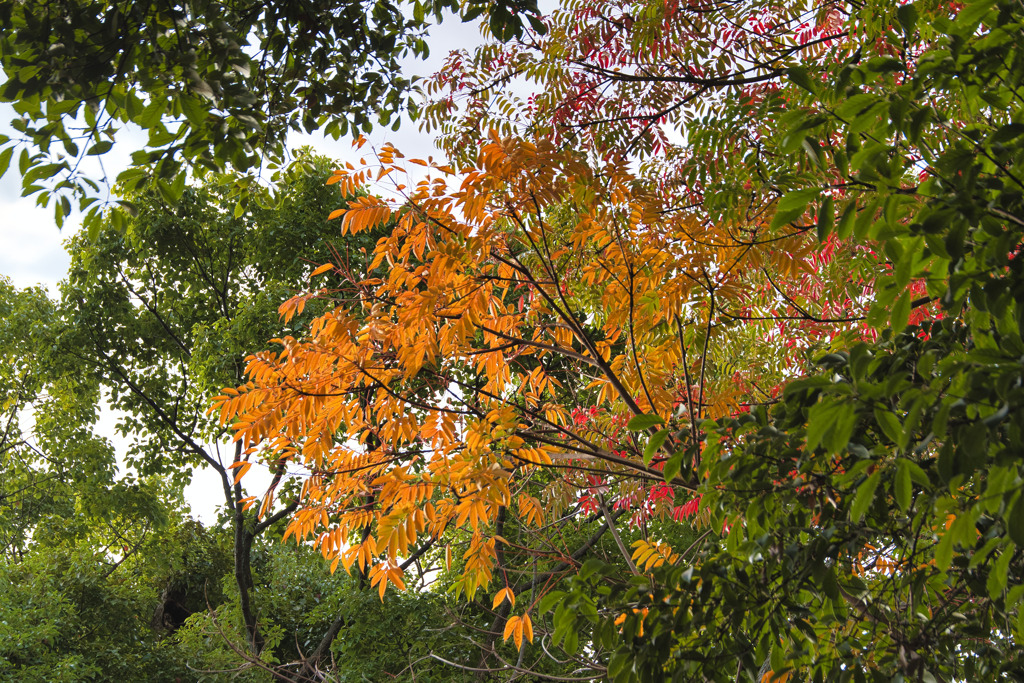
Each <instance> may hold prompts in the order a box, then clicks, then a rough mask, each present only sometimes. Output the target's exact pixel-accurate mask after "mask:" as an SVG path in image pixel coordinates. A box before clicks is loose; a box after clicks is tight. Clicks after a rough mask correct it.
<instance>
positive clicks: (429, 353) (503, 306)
mask: <svg viewBox="0 0 1024 683" xmlns="http://www.w3.org/2000/svg"><path fill="white" fill-rule="evenodd" d="M376 161H377V164H376V166H375V167H373V166H364V167H360V168H354V167H353V168H347V169H344V170H339V171H336V172H335V174H334V176H333V177H332V178H331V180H330V182H332V183H336V184H337V185H338V186H339V188H340V190H341V192H342V194H343V195H344V194H348V193H354V192H355V191H356V190H357V189H359V188H361V187H363V186H364V185H366V184H367V183H369V182H380V181H381V180H382V179H384V178H386V177H392V178H393V177H399V176H403V175H405V171H406V166H405V164H406V163H408V164H418V165H425V166H428V167H429V170H430V171H431V173H432V175H431V176H430V177H429V178H428V179H426V180H422V181H420V182H419V183H417V184H416V186H415V187H413V188H410V189H409V190H407V196H406V197H404V198H402V199H399V200H386V199H382V198H379V197H375V196H372V195H368V196H363V197H361V198H359V199H357V200H354V201H352V202H351V203H350V204H349V206H348V207H347V208H346V209H342V210H339V211H336V212H335V214H334V217H336V218H340V223H341V230H342V233H343V234H356V233H361V232H365V231H370V230H374V229H379V228H381V227H383V226H386V225H389V226H391V227H390V230H389V232H388V233H387V235H386V236H385V237H383V238H381V239H380V241H379V242H378V244H377V247H376V249H375V251H374V254H373V258H372V262H371V263H370V266H369V268H368V272H366V273H362V274H355V273H351V272H347V271H346V270H345V269H344V268H342V267H339V266H335V265H333V264H332V265H329V266H328V265H325V266H323V267H321V268H319V269H318V270H317V271H316V272H315V273H314V275H315V276H316V277H327V278H328V284H327V286H325V287H324V288H323V289H320V290H318V291H317V292H314V293H312V294H307V295H302V296H298V297H295V298H293V299H291V300H290V301H288V302H287V303H285V304H284V305H283V306H282V307H281V313H282V315H283V316H284V317H285V318H290V317H291V316H293V315H295V314H296V313H297V312H300V311H301V310H302V307H303V305H304V303H305V301H306V300H307V299H308V297H309V296H311V295H315V296H321V297H330V296H331V287H330V284H329V281H330V278H342V277H345V278H348V279H349V280H351V281H353V282H354V283H355V284H357V285H358V292H359V295H358V299H357V300H351V301H343V302H339V305H338V306H337V308H335V309H334V310H332V311H331V312H330V313H328V314H326V315H324V316H322V317H320V318H318V319H316V320H315V321H314V322H313V324H312V326H311V328H310V331H309V336H308V338H306V339H302V340H297V339H294V338H285V339H280V340H275V341H276V343H277V344H278V345H279V346H280V350H277V351H267V352H262V353H259V354H256V355H255V356H253V357H251V358H250V359H249V364H248V375H249V377H250V378H251V381H250V382H248V383H247V384H246V385H244V386H242V387H239V388H238V389H237V390H228V391H226V392H225V393H224V394H223V395H222V396H219V397H218V398H217V399H216V404H217V409H218V410H219V411H220V414H221V419H222V420H223V421H225V422H231V423H232V426H233V428H234V429H235V430H236V439H240V440H241V441H242V443H243V444H244V446H245V448H246V453H247V455H248V456H250V457H263V458H265V459H267V460H269V461H273V462H287V463H289V464H291V463H296V464H300V465H302V466H303V467H304V468H306V470H308V472H309V477H308V479H306V481H305V483H304V484H303V488H302V501H303V504H302V507H301V509H300V510H299V511H298V512H297V513H296V514H295V516H294V517H293V520H292V522H291V525H290V526H289V529H288V535H289V536H294V537H295V538H296V539H298V540H303V539H310V538H314V539H316V543H317V544H318V546H319V547H320V549H321V550H322V552H323V553H324V555H325V556H327V557H328V558H332V559H333V562H334V565H333V566H335V567H336V566H338V565H339V564H340V565H341V566H343V567H344V568H345V569H346V570H350V569H352V568H353V567H357V568H358V569H359V570H360V571H363V572H368V574H369V576H370V578H371V581H372V583H373V585H375V586H377V587H378V588H379V590H380V592H381V595H383V593H384V591H385V588H386V586H387V585H388V584H394V585H395V586H397V587H399V588H402V587H403V581H402V576H403V572H402V569H401V564H402V562H403V558H408V557H409V556H410V554H411V553H414V552H416V551H417V549H418V548H422V547H424V546H425V545H430V544H433V543H437V542H445V541H446V539H447V538H448V536H447V533H446V532H448V531H450V530H453V529H456V528H458V529H464V530H466V531H467V532H468V533H469V534H470V539H471V540H470V543H469V546H468V549H466V550H465V552H464V554H463V558H462V560H464V566H465V569H464V572H463V576H462V578H461V579H460V583H459V585H460V590H461V591H464V592H465V593H466V594H468V595H473V594H474V593H476V592H477V591H478V590H480V589H486V588H487V587H488V586H489V585H491V583H492V580H493V578H494V568H495V562H496V557H497V554H498V552H499V548H498V544H502V543H505V542H506V541H505V540H504V539H503V538H501V537H500V535H498V534H496V532H495V530H494V522H495V520H496V518H497V517H498V516H499V514H500V513H501V511H502V510H503V509H505V508H507V509H509V510H511V511H514V513H515V514H516V515H518V517H519V518H520V519H521V520H522V522H523V523H524V524H526V525H529V526H532V527H540V526H542V525H543V524H544V523H545V522H546V521H548V518H549V515H548V514H547V512H548V511H546V510H545V506H544V504H543V503H542V502H541V501H540V500H539V499H538V498H537V497H536V496H535V495H532V494H531V493H530V492H529V490H528V488H527V487H526V486H525V483H526V482H527V481H528V480H529V478H530V476H531V472H533V471H534V470H535V469H537V468H560V469H568V471H569V472H570V474H567V475H566V476H574V475H575V474H577V473H574V472H573V471H574V470H578V471H579V472H582V473H584V474H585V475H586V476H588V477H589V478H590V479H589V487H587V486H584V487H583V493H582V494H581V503H582V505H583V507H584V509H585V510H586V509H587V506H588V504H589V505H590V508H591V510H593V509H596V508H597V507H598V505H597V504H596V503H594V502H593V499H594V498H595V497H596V498H599V499H600V500H601V501H602V502H601V503H600V505H601V506H604V504H605V503H604V497H605V496H607V498H608V501H609V505H612V504H615V502H616V493H615V492H614V491H615V489H614V486H613V487H612V488H611V489H609V488H608V486H609V485H616V484H618V483H622V482H626V481H632V482H638V483H639V484H640V489H639V491H636V490H634V491H633V495H634V497H635V498H637V499H638V500H636V501H634V503H639V504H640V506H641V507H642V506H643V505H644V502H643V501H644V499H648V498H649V499H650V500H649V501H648V503H647V504H646V508H645V509H646V511H647V514H658V515H666V514H668V515H671V514H673V512H674V513H675V515H676V516H679V515H680V514H681V513H683V514H685V513H687V512H688V511H689V512H692V511H693V510H695V507H696V501H695V500H692V501H691V502H690V503H687V502H686V501H687V500H688V499H692V498H693V492H694V491H695V489H696V487H697V485H698V481H697V480H696V479H695V478H694V475H693V472H692V464H693V463H692V462H690V464H689V466H686V467H684V466H683V464H682V463H679V462H677V463H676V464H675V467H674V468H673V469H674V470H675V472H673V473H671V474H670V475H669V481H668V484H669V485H670V488H669V487H666V485H665V483H664V481H665V479H664V477H665V473H664V472H663V471H662V469H663V467H664V464H665V462H666V459H667V458H668V456H669V455H670V454H672V453H673V452H674V451H676V450H678V449H680V448H683V447H686V446H688V445H692V444H695V443H696V440H694V439H690V440H688V439H687V436H686V434H687V433H690V431H691V430H693V433H695V432H696V429H697V424H698V422H699V421H700V420H703V419H706V418H709V417H710V418H715V417H720V416H723V415H727V414H731V413H734V412H736V411H738V410H743V409H745V408H744V406H745V405H746V404H747V403H749V402H750V401H751V400H752V398H751V394H752V393H754V392H760V393H761V394H762V396H761V398H764V397H768V396H770V392H771V390H772V387H775V386H777V384H778V383H779V381H780V376H781V372H783V371H784V370H785V368H787V367H790V368H791V367H793V363H795V362H797V360H796V356H795V354H794V353H793V350H794V349H806V348H809V347H812V346H815V344H816V340H815V337H816V336H817V335H818V334H819V333H820V329H821V328H822V326H823V325H826V323H821V324H819V325H813V324H812V325H810V326H806V327H805V329H803V330H800V329H794V330H790V331H789V334H787V337H786V339H784V340H782V339H778V338H776V342H780V343H776V344H775V347H774V349H773V354H774V355H773V357H772V358H770V359H769V358H766V357H762V358H760V359H758V360H755V359H753V358H745V357H743V355H742V352H736V349H737V346H736V345H735V339H736V338H737V333H739V335H750V336H755V337H759V338H760V339H762V343H761V345H760V346H759V347H758V349H759V352H763V350H764V349H765V348H766V346H765V342H764V341H763V340H764V339H766V338H768V339H770V338H771V336H772V335H771V331H772V329H775V330H776V331H777V329H778V323H779V320H778V319H777V315H776V314H777V311H778V308H779V307H780V306H782V307H785V306H786V305H787V304H786V303H785V302H784V301H781V302H780V298H779V297H778V295H777V290H776V289H775V288H776V287H777V285H776V284H775V283H777V282H793V281H796V280H799V279H800V278H801V277H811V278H813V275H814V273H813V271H812V270H811V269H810V268H809V267H808V262H809V259H811V258H812V257H814V258H822V256H821V254H822V250H821V247H820V245H818V244H817V242H816V240H815V238H814V236H813V234H811V235H809V234H808V231H806V230H800V229H797V230H794V229H793V228H792V227H790V226H788V225H786V226H782V227H781V228H774V229H773V228H771V227H770V226H769V225H766V224H762V225H754V226H732V225H716V224H712V223H710V222H708V221H706V220H702V218H701V217H700V215H699V214H697V213H696V212H694V211H689V210H680V209H677V208H676V207H674V206H673V205H672V200H673V197H672V195H671V194H667V193H666V192H665V191H664V190H665V188H664V187H663V186H659V185H657V184H653V183H649V182H645V181H644V180H643V179H642V178H638V177H636V176H635V175H633V174H632V173H630V171H629V170H628V164H627V163H626V162H625V161H624V160H622V159H611V160H609V161H607V162H605V163H603V164H601V165H599V166H597V167H594V166H592V165H590V164H588V163H587V162H586V160H585V157H583V156H582V155H580V154H578V153H575V152H573V151H569V150H566V149H565V148H564V147H560V146H556V145H555V144H553V143H551V142H549V141H545V140H540V141H537V142H529V141H526V140H522V139H512V138H504V139H502V138H499V137H498V136H497V135H494V136H492V137H491V139H489V140H488V141H487V142H486V143H485V144H484V145H483V146H482V147H481V152H480V155H479V160H478V163H477V164H476V166H475V167H473V168H470V169H466V170H465V171H464V172H463V173H462V174H459V175H457V174H455V173H454V172H453V170H452V169H451V168H448V167H445V166H439V165H434V164H427V163H426V162H422V161H419V160H408V161H405V160H403V159H402V157H401V155H400V154H399V153H398V152H397V151H396V150H394V149H391V148H389V147H385V148H384V149H383V150H381V151H380V152H379V154H378V156H377V159H376ZM399 189H400V190H402V191H405V188H403V187H401V186H399ZM792 317H795V316H792ZM811 322H813V321H811ZM830 325H831V326H834V323H830ZM726 332H728V335H729V337H731V339H732V340H733V341H732V342H730V340H729V339H727V338H726ZM730 355H731V356H732V357H731V358H730ZM755 400H756V397H755ZM641 415H646V416H657V418H654V419H658V418H660V420H659V422H663V423H665V424H671V425H675V428H674V432H675V433H674V434H673V435H672V436H671V437H668V436H662V437H660V440H661V442H662V444H663V447H662V451H663V452H648V453H647V454H646V455H645V454H644V453H643V452H642V451H643V446H644V444H643V443H642V440H640V439H638V438H637V437H636V435H635V434H633V433H631V432H630V431H628V430H626V429H625V426H626V423H627V422H628V421H629V420H630V419H631V418H634V417H636V416H641ZM651 426H652V427H653V426H654V423H652V425H651ZM689 457H690V458H691V459H692V457H693V455H692V453H691V455H690V456H689ZM678 460H679V459H678V458H677V461H678ZM243 467H244V464H243ZM680 470H682V471H680ZM602 487H603V488H602ZM588 491H589V492H590V493H588ZM595 491H604V493H598V494H596V496H595V495H593V492H595ZM673 492H674V493H675V494H676V495H677V496H679V497H680V498H681V500H679V505H673V499H674V498H675V496H674V495H673ZM272 496H273V492H271V493H270V494H268V496H267V498H266V499H265V500H264V502H263V504H264V505H265V506H269V504H270V499H271V497H272ZM659 498H660V499H661V502H660V503H659V502H658V501H659ZM683 504H685V505H683ZM686 505H688V506H689V509H687V508H686V507H685V506H686ZM681 506H682V507H681ZM644 550H645V548H641V549H640V551H639V552H638V555H640V557H639V558H638V559H639V560H640V562H641V563H645V562H651V561H653V560H652V559H651V558H652V553H654V552H655V551H654V550H652V551H650V552H646V553H645V552H643V551H644ZM663 552H665V553H668V552H670V550H669V549H665V550H664V551H663ZM659 556H660V555H659ZM498 595H499V596H500V595H502V594H501V593H500V592H499V593H498ZM523 619H524V620H525V621H524V620H519V619H517V620H516V621H511V620H510V621H509V622H508V624H507V628H506V634H505V635H506V636H508V635H509V634H511V633H514V634H515V636H516V641H517V642H518V641H519V640H520V639H521V638H522V637H523V635H524V634H525V636H526V638H527V640H529V634H530V632H531V629H530V622H529V621H528V617H525V616H524V617H523ZM508 629H513V630H512V631H509V630H508Z"/></svg>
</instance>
